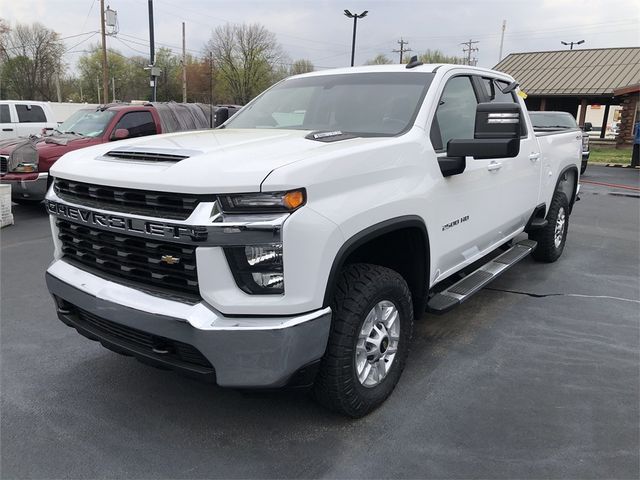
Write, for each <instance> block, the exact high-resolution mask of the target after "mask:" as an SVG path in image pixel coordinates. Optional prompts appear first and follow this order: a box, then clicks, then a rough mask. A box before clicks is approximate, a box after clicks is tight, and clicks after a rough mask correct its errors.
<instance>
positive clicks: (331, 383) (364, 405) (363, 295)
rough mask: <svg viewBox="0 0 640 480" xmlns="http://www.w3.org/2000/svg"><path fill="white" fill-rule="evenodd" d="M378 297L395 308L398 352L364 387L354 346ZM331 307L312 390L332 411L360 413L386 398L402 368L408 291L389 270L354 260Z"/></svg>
mask: <svg viewBox="0 0 640 480" xmlns="http://www.w3.org/2000/svg"><path fill="white" fill-rule="evenodd" d="M382 301H388V302H391V303H393V306H395V307H396V309H397V311H398V321H399V322H400V323H399V326H400V331H399V334H398V338H399V339H398V341H397V352H396V353H395V357H394V358H393V359H392V360H391V367H389V370H388V371H387V373H386V376H385V377H384V378H383V379H382V380H381V381H380V382H379V383H378V384H377V385H375V386H368V387H366V386H364V385H363V384H362V383H361V382H360V380H359V379H358V375H357V369H356V368H357V367H356V348H357V347H356V345H357V343H358V339H359V336H360V331H361V329H362V328H363V324H364V321H365V319H366V317H367V315H368V314H369V312H371V311H372V309H373V308H374V307H375V306H376V305H378V304H379V303H380V302H382ZM331 308H332V311H333V319H332V323H331V331H330V334H329V341H328V344H327V350H326V352H325V355H324V357H323V358H322V360H321V362H320V371H319V372H318V376H317V377H316V380H315V383H314V388H313V393H314V396H315V398H316V400H317V401H318V402H319V403H320V404H322V405H324V406H325V407H327V408H329V409H331V410H333V411H336V412H340V413H342V414H345V415H348V416H350V417H353V418H358V417H362V416H364V415H366V414H367V413H369V412H370V411H372V410H373V409H375V408H376V407H378V406H379V405H380V404H381V403H382V402H384V401H385V400H386V398H387V397H388V396H389V395H390V394H391V392H392V391H393V389H394V388H395V386H396V384H397V383H398V379H399V378H400V375H401V374H402V370H403V369H404V365H405V363H406V359H407V354H408V353H409V343H410V341H411V335H412V330H413V304H412V302H411V292H410V291H409V287H408V286H407V283H406V282H405V280H404V279H403V278H402V277H401V276H400V275H399V274H398V273H396V272H395V271H393V270H391V269H388V268H385V267H380V266H378V265H369V264H353V265H348V266H347V267H345V269H344V270H343V271H342V273H341V275H340V278H339V280H338V284H337V286H336V293H335V295H334V298H333V301H332V304H331ZM385 348H386V347H385ZM380 351H383V350H382V349H380ZM361 358H362V357H361ZM367 359H368V357H367ZM367 361H368V360H367Z"/></svg>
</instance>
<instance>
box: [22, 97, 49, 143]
mask: <svg viewBox="0 0 640 480" xmlns="http://www.w3.org/2000/svg"><path fill="white" fill-rule="evenodd" d="M15 107H16V114H17V116H18V123H17V124H15V125H16V128H17V136H19V137H28V136H29V135H39V134H40V133H42V129H43V128H47V127H48V125H47V116H46V114H45V113H44V110H43V109H42V107H41V106H40V105H33V104H30V103H26V102H25V103H16V104H15Z"/></svg>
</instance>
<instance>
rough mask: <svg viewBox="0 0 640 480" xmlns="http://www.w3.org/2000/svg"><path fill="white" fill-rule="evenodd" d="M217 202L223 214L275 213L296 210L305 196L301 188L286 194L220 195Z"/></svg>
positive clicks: (305, 199)
mask: <svg viewBox="0 0 640 480" xmlns="http://www.w3.org/2000/svg"><path fill="white" fill-rule="evenodd" d="M218 200H219V201H220V206H221V208H222V211H223V212H225V213H274V212H276V213H277V212H293V211H294V210H297V209H298V208H300V207H301V206H303V205H304V204H305V202H306V201H307V195H306V192H305V190H304V189H303V188H301V189H297V190H290V191H288V192H261V193H241V194H234V195H220V196H219V197H218Z"/></svg>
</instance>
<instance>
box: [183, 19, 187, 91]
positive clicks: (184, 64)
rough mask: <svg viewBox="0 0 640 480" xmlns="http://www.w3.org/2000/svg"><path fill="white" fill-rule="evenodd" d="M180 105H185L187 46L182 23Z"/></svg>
mask: <svg viewBox="0 0 640 480" xmlns="http://www.w3.org/2000/svg"><path fill="white" fill-rule="evenodd" d="M182 103H187V46H186V41H185V34H184V22H182Z"/></svg>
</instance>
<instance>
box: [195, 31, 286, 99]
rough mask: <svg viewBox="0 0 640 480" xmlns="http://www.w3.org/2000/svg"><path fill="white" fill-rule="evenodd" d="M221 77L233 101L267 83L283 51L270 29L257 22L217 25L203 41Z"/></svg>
mask: <svg viewBox="0 0 640 480" xmlns="http://www.w3.org/2000/svg"><path fill="white" fill-rule="evenodd" d="M206 48H207V50H208V51H209V52H211V53H212V54H213V60H214V67H215V68H216V69H217V70H218V72H219V75H220V80H221V81H223V82H225V83H226V84H227V87H228V90H229V92H230V94H231V96H232V97H233V100H234V102H236V103H240V104H245V103H247V102H248V101H249V100H251V99H252V98H253V97H254V96H256V95H257V94H258V93H260V92H261V91H262V90H264V89H265V88H266V87H268V86H269V84H270V83H271V80H272V72H273V69H274V67H275V66H276V65H277V64H278V63H279V62H280V61H281V60H282V58H283V56H284V54H283V51H282V48H281V47H280V45H279V44H278V42H277V41H276V37H275V35H274V34H273V33H271V32H270V31H269V30H267V29H266V28H264V27H263V26H262V25H259V24H251V25H248V24H242V25H231V24H226V25H223V26H220V27H218V28H216V29H215V30H214V31H213V33H212V37H211V40H209V42H208V43H207V45H206Z"/></svg>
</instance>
